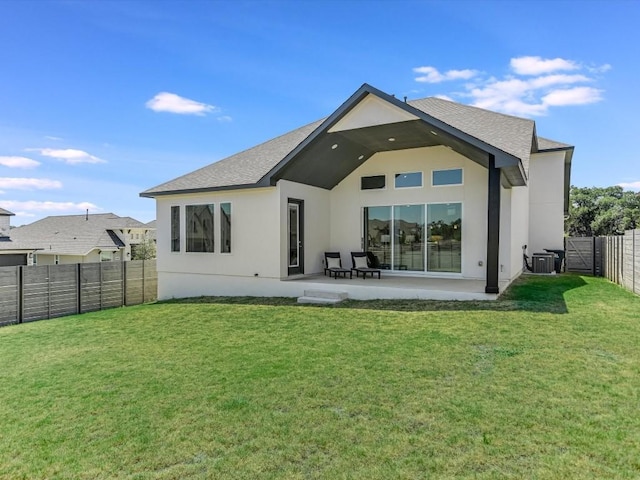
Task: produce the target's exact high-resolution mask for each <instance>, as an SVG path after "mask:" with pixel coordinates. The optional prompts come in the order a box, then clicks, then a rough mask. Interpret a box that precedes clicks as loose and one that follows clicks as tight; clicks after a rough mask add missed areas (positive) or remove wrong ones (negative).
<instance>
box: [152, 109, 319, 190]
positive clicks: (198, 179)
mask: <svg viewBox="0 0 640 480" xmlns="http://www.w3.org/2000/svg"><path fill="white" fill-rule="evenodd" d="M322 122H323V120H319V121H317V122H314V123H310V124H309V125H305V126H304V127H301V128H298V129H297V130H293V131H291V132H289V133H285V134H284V135H281V136H279V137H276V138H274V139H273V140H269V141H267V142H264V143H261V144H260V145H257V146H255V147H253V148H250V149H248V150H245V151H243V152H240V153H236V154H235V155H232V156H230V157H227V158H225V159H223V160H220V161H218V162H215V163H212V164H211V165H207V166H206V167H203V168H200V169H198V170H196V171H194V172H191V173H188V174H186V175H183V176H181V177H178V178H176V179H174V180H171V181H169V182H166V183H163V184H161V185H158V186H157V187H154V188H150V189H149V190H146V191H145V192H144V193H145V194H150V193H157V192H166V191H181V190H198V189H207V188H217V187H230V186H241V185H253V184H255V183H257V182H258V181H259V180H260V179H261V178H262V177H264V176H265V175H266V174H267V173H268V172H269V170H271V169H272V168H273V167H274V166H275V165H277V163H278V162H279V161H280V160H282V159H283V158H284V157H285V156H286V155H287V154H288V153H289V152H290V151H291V150H293V149H294V148H295V147H296V146H298V144H299V143H300V142H302V141H303V140H304V139H305V138H307V137H308V136H309V135H310V134H311V132H313V131H314V130H315V129H316V128H318V126H320V124H321V123H322Z"/></svg>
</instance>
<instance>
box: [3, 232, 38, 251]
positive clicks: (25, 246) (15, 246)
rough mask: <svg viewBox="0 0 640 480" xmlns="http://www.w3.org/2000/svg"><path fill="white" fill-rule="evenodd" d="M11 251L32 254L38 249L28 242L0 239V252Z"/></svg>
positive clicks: (9, 238) (6, 238) (8, 238)
mask: <svg viewBox="0 0 640 480" xmlns="http://www.w3.org/2000/svg"><path fill="white" fill-rule="evenodd" d="M12 232H13V230H12ZM13 250H22V251H26V252H32V251H34V250H38V247H37V246H35V245H34V244H32V243H30V242H17V241H14V240H13V239H12V238H11V237H0V252H7V251H13Z"/></svg>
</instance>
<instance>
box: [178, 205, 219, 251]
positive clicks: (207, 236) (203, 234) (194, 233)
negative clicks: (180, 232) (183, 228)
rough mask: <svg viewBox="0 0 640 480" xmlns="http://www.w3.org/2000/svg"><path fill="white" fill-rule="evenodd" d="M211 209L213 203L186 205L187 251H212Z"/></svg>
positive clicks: (212, 208)
mask: <svg viewBox="0 0 640 480" xmlns="http://www.w3.org/2000/svg"><path fill="white" fill-rule="evenodd" d="M213 211H214V205H213V203H208V204H203V205H187V207H186V215H185V216H186V223H187V252H200V253H213V252H214V233H213V229H214V227H213V217H214V214H213Z"/></svg>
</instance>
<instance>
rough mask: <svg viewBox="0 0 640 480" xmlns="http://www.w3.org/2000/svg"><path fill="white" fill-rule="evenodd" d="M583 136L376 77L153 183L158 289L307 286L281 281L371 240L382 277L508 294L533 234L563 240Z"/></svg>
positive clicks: (176, 292)
mask: <svg viewBox="0 0 640 480" xmlns="http://www.w3.org/2000/svg"><path fill="white" fill-rule="evenodd" d="M573 149H574V147H572V146H570V145H567V144H564V143H560V142H555V141H552V140H547V139H544V138H542V137H538V135H537V134H536V126H535V123H534V121H533V120H529V119H524V118H517V117H513V116H508V115H503V114H500V113H495V112H491V111H488V110H483V109H480V108H475V107H470V106H465V105H460V104H457V103H454V102H450V101H447V100H442V99H438V98H425V99H421V100H414V101H409V102H406V101H405V102H403V101H400V100H398V99H396V98H395V97H393V96H390V95H388V94H385V93H383V92H381V91H379V90H377V89H375V88H373V87H371V86H369V85H367V84H365V85H363V86H362V87H361V88H360V89H358V90H357V91H356V92H355V93H354V94H353V95H352V96H351V97H350V98H349V99H348V100H347V101H346V102H345V103H344V104H342V105H341V106H340V107H339V108H338V109H337V110H336V111H335V112H334V113H333V114H331V116H329V117H328V118H326V119H323V120H320V121H317V122H315V123H311V124H309V125H306V126H304V127H301V128H299V129H297V130H294V131H292V132H289V133H287V134H285V135H282V136H280V137H277V138H275V139H273V140H270V141H268V142H266V143H263V144H261V145H258V146H256V147H253V148H251V149H249V150H246V151H243V152H241V153H238V154H236V155H233V156H231V157H229V158H226V159H224V160H221V161H219V162H216V163H213V164H211V165H209V166H206V167H204V168H201V169H199V170H196V171H194V172H192V173H189V174H187V175H184V176H182V177H179V178H176V179H174V180H171V181H169V182H167V183H164V184H162V185H159V186H157V187H154V188H151V189H149V190H146V191H145V192H142V193H141V196H143V197H151V198H155V199H156V209H157V215H156V218H157V222H158V231H157V236H158V243H157V257H158V258H157V268H158V280H159V292H158V294H159V298H168V297H182V296H196V295H207V294H209V295H290V296H297V295H298V294H299V291H300V288H303V287H300V284H301V283H304V282H295V281H293V282H285V281H283V280H294V279H297V278H299V276H300V275H301V274H317V273H321V272H322V271H323V252H325V251H338V252H341V254H342V261H343V263H344V264H346V266H348V267H350V266H351V258H350V252H352V251H361V250H370V251H373V252H374V253H375V254H376V255H377V256H378V258H379V259H380V262H381V263H382V264H383V267H384V268H387V269H388V271H387V272H386V273H385V274H384V275H383V277H391V276H394V275H396V276H414V277H426V278H436V279H443V281H444V280H445V279H446V280H447V281H450V279H475V280H478V279H480V280H482V281H483V283H484V291H485V292H486V293H489V294H496V293H498V292H499V291H500V289H501V288H504V286H506V285H508V284H509V283H510V282H511V281H513V280H514V279H515V278H517V277H518V276H519V275H520V274H521V273H522V271H523V257H522V255H523V249H524V248H525V245H528V247H527V248H528V250H527V251H528V253H533V252H538V251H542V249H544V248H549V249H562V248H563V232H564V229H563V225H564V215H565V214H566V212H567V210H568V198H569V197H568V195H569V175H570V169H571V159H572V155H573ZM365 283H366V284H367V285H371V286H373V285H375V284H374V283H373V281H369V280H367V281H366V282H365ZM295 284H297V285H295Z"/></svg>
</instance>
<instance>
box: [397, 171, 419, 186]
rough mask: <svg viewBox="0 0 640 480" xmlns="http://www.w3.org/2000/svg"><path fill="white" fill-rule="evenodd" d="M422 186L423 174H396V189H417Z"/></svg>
mask: <svg viewBox="0 0 640 480" xmlns="http://www.w3.org/2000/svg"><path fill="white" fill-rule="evenodd" d="M421 186H422V172H405V173H396V177H395V187H396V188H417V187H421Z"/></svg>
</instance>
